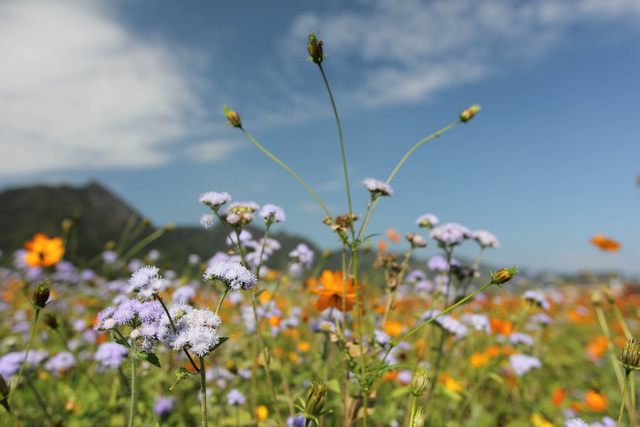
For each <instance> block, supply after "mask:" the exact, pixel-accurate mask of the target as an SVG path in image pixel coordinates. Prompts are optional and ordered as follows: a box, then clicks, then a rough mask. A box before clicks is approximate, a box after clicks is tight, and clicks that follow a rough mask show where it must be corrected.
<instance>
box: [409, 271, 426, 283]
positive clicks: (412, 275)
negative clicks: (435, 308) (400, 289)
mask: <svg viewBox="0 0 640 427" xmlns="http://www.w3.org/2000/svg"><path fill="white" fill-rule="evenodd" d="M426 278H427V275H426V274H425V272H424V271H422V270H411V271H410V272H409V274H407V277H405V279H404V282H405V283H413V282H417V281H418V280H425V279H426Z"/></svg>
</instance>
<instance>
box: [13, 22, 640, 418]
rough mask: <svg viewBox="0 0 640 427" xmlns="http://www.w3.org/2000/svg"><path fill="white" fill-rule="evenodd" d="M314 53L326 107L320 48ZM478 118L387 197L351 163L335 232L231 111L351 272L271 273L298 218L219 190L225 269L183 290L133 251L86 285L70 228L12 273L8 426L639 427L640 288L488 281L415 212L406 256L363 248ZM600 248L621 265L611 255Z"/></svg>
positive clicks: (192, 267) (301, 253)
mask: <svg viewBox="0 0 640 427" xmlns="http://www.w3.org/2000/svg"><path fill="white" fill-rule="evenodd" d="M308 41H309V43H308V53H309V55H310V60H311V62H312V63H313V64H315V65H316V66H317V67H318V69H319V70H320V71H321V74H322V77H323V80H324V82H325V84H326V85H327V89H328V90H329V94H331V92H330V89H329V83H328V79H327V76H326V75H325V72H324V70H323V69H322V62H323V61H324V60H325V58H326V55H324V53H323V43H322V41H320V40H318V38H317V37H316V35H315V34H313V33H312V34H310V35H309V40H308ZM330 99H331V102H332V106H333V108H334V111H335V113H336V118H338V112H337V108H336V106H335V104H334V103H333V97H330ZM479 112H480V107H479V106H477V105H474V106H472V107H470V108H467V109H463V110H462V112H461V113H460V114H459V115H458V117H457V118H456V120H455V121H454V122H453V123H452V124H450V125H448V126H446V127H444V128H443V129H441V130H439V131H437V132H435V133H433V134H432V135H430V136H428V137H426V138H424V139H423V140H421V141H419V142H418V143H417V144H416V145H415V146H414V147H413V148H412V149H411V150H410V151H409V152H408V153H406V155H405V156H404V157H402V159H401V160H400V162H399V163H398V165H397V167H396V168H395V169H394V170H393V171H392V172H391V174H390V176H389V177H388V178H387V179H386V180H385V181H379V180H377V179H373V178H369V179H367V180H365V181H364V182H363V183H362V185H358V186H354V185H352V186H351V187H350V186H349V177H348V174H347V173H346V171H347V161H346V158H345V157H344V149H343V150H342V153H343V158H342V162H343V165H344V169H345V180H346V184H347V185H346V188H347V193H348V194H347V197H348V199H349V212H346V213H341V214H337V215H336V214H332V213H331V212H330V211H329V210H328V209H327V208H326V206H325V205H324V203H323V202H322V200H321V199H320V198H319V197H318V196H317V195H316V194H315V193H314V191H313V190H312V189H311V188H310V187H309V186H308V185H307V184H306V183H305V182H304V181H303V179H302V178H301V177H300V176H298V175H297V174H296V173H295V172H294V171H293V169H292V168H290V167H289V166H287V165H285V164H284V163H282V162H281V161H280V160H279V159H277V158H276V157H275V156H273V155H272V154H271V153H270V152H269V151H268V150H267V148H265V147H263V146H262V145H260V144H259V143H258V142H257V141H256V140H255V139H254V137H253V136H252V135H251V134H249V133H248V132H247V130H246V123H244V122H243V120H242V119H241V118H240V115H239V113H237V112H236V111H233V110H231V109H230V108H229V107H226V106H225V107H224V113H225V115H226V118H227V120H228V121H229V124H230V125H231V127H232V128H233V129H230V131H241V132H243V133H244V134H245V135H246V137H247V138H248V139H249V140H250V141H251V142H252V143H253V144H254V145H256V146H257V148H258V149H259V150H261V151H262V152H264V153H265V154H266V155H267V156H268V157H270V158H271V159H272V160H274V161H275V162H276V163H277V164H278V166H281V167H284V168H285V170H287V171H288V172H289V173H291V174H292V175H293V177H294V178H295V180H297V181H298V182H295V181H294V182H292V185H298V183H299V184H302V185H303V186H304V187H305V188H306V189H307V190H308V191H309V193H310V195H311V196H312V197H313V198H314V199H315V200H316V201H317V202H318V203H319V205H320V206H321V207H322V209H323V210H324V211H325V213H326V216H325V218H324V219H322V218H318V220H322V221H323V222H324V223H325V224H326V225H327V233H334V234H335V236H336V240H337V242H339V244H340V245H341V247H342V252H341V256H342V268H341V269H338V270H332V269H329V268H328V267H327V266H326V265H325V263H326V260H327V257H326V256H324V255H323V254H319V253H314V252H313V251H312V250H311V249H310V248H309V247H307V246H306V245H304V244H300V245H299V246H298V247H297V248H296V249H295V250H293V251H291V252H290V253H289V254H288V255H289V263H288V264H287V265H286V267H283V268H279V269H272V268H271V267H270V257H271V256H272V255H273V254H274V253H276V252H277V251H279V250H280V243H279V242H278V241H277V240H274V239H273V238H271V237H270V233H272V232H274V231H277V229H278V227H283V225H282V223H286V215H285V212H283V210H282V209H281V208H280V207H278V206H275V205H272V204H266V205H263V206H259V205H257V204H256V203H254V202H251V201H249V202H246V201H236V200H235V199H234V197H239V198H240V200H241V198H242V195H241V194H239V195H233V197H232V195H230V194H228V193H226V192H224V191H223V190H224V189H223V188H220V189H215V190H216V191H211V192H208V193H205V194H201V195H198V194H194V196H193V200H194V203H195V202H196V201H198V202H199V203H201V204H202V207H203V212H204V215H203V216H202V218H201V219H200V222H201V224H202V226H203V227H205V228H210V227H222V228H223V229H224V230H225V234H226V244H227V247H228V251H226V252H217V253H211V254H210V257H209V258H208V259H200V257H198V256H195V255H192V254H184V259H185V260H188V261H187V262H186V263H185V264H186V267H185V268H184V269H183V270H182V271H173V270H170V269H167V268H164V267H163V264H162V262H161V256H162V254H159V253H157V251H154V250H149V247H147V246H148V245H151V244H152V243H153V241H152V240H153V238H151V239H147V240H145V241H143V243H144V244H143V245H140V244H139V243H136V242H135V241H134V239H133V238H132V235H131V233H124V234H123V237H122V240H121V241H119V242H116V243H115V244H113V245H110V246H109V247H108V248H106V249H105V251H104V253H102V254H101V255H100V257H99V258H97V259H95V260H93V261H92V262H91V263H89V264H87V265H76V264H74V263H72V262H70V261H68V260H66V259H65V255H66V251H65V247H66V245H67V242H68V240H69V236H70V235H71V229H72V228H73V227H74V225H73V224H72V223H69V224H67V225H66V227H65V228H63V229H62V230H61V232H60V236H46V235H44V234H37V235H35V236H34V237H33V239H32V240H30V241H28V242H25V244H24V249H23V250H20V251H17V252H15V253H14V254H3V256H4V257H13V258H12V259H13V267H11V268H6V269H0V292H1V294H0V308H1V309H2V313H3V315H2V318H1V320H0V331H1V332H0V337H1V340H0V375H1V376H2V380H1V381H0V399H1V401H0V403H2V406H3V408H4V409H3V410H2V413H1V415H0V416H1V417H2V420H3V424H2V425H12V424H13V425H23V426H40V425H53V426H125V425H128V426H191V425H203V426H206V425H212V426H243V425H247V426H248V425H263V426H269V425H279V426H284V425H288V426H310V425H319V426H350V425H364V426H366V425H371V426H422V425H427V426H434V427H435V426H536V427H547V426H563V425H568V426H584V425H591V426H613V425H626V426H634V425H639V423H640V421H638V419H639V418H640V417H639V416H638V415H637V413H636V411H635V407H636V395H637V393H636V390H635V387H634V382H633V371H634V370H635V369H637V368H638V367H640V344H639V343H638V342H637V341H635V340H634V339H633V338H634V331H636V330H637V328H638V316H639V314H640V313H639V312H638V307H639V306H640V297H639V295H638V293H637V291H638V287H637V285H636V284H634V283H625V282H623V281H621V280H620V279H619V278H617V277H615V276H613V275H611V276H607V277H604V276H603V277H595V276H594V277H591V278H587V279H584V280H582V281H581V282H580V283H572V282H569V281H567V280H560V279H559V278H553V277H546V276H537V275H534V274H529V273H528V272H526V271H519V270H518V268H517V267H516V266H513V267H511V266H504V267H505V268H503V269H500V270H498V271H495V272H491V271H486V270H485V269H484V268H483V267H482V263H481V260H482V255H483V253H484V252H485V251H493V250H498V249H499V246H500V245H499V241H498V238H497V237H496V236H494V235H493V234H492V233H490V232H488V231H486V230H470V229H468V228H467V227H465V226H463V225H460V224H457V223H455V222H453V221H455V218H446V219H441V218H438V216H437V215H435V214H433V213H423V212H416V221H415V224H413V225H412V227H408V229H406V230H401V231H402V234H405V236H404V238H403V237H401V236H400V234H399V233H398V232H396V231H395V230H391V229H389V230H387V232H386V237H385V238H382V237H370V236H369V235H368V234H367V226H368V224H369V220H370V219H371V217H372V216H373V215H374V213H375V209H376V206H377V205H378V203H392V200H393V192H394V191H393V188H392V187H391V185H390V182H391V181H392V179H393V177H394V176H395V174H396V172H397V171H398V170H399V168H400V167H402V165H403V164H404V162H405V160H406V159H407V158H408V157H409V156H410V155H411V154H412V153H413V152H414V150H416V149H418V148H419V147H420V146H421V145H423V144H424V143H426V142H428V141H429V140H431V139H433V138H435V137H437V136H440V135H442V134H444V133H445V132H447V131H449V130H450V129H453V128H454V127H455V126H457V125H459V124H462V123H467V122H469V121H470V120H471V119H473V118H474V116H476V115H477V114H478V113H479ZM337 125H338V129H339V131H340V121H339V120H337ZM339 134H340V145H341V147H343V141H342V134H341V131H340V132H339ZM351 184H353V183H351ZM350 188H351V189H350ZM350 191H353V192H356V191H358V192H360V191H361V192H367V193H368V194H369V196H370V198H369V202H368V204H367V205H366V206H353V207H352V206H351V198H350V197H351V196H350V194H351V193H350ZM249 224H252V225H256V224H259V225H260V226H261V227H262V230H263V232H264V234H262V235H255V233H254V235H252V234H251V233H250V232H248V231H247V229H246V228H247V226H248V225H249ZM381 232H382V233H384V230H374V231H372V232H371V233H381ZM155 237H157V236H154V238H155ZM79 238H82V236H79ZM105 243H106V242H105ZM591 243H592V244H593V245H594V247H595V248H596V249H598V250H601V251H603V252H615V251H617V250H618V249H619V248H620V243H618V242H616V241H615V240H613V239H611V238H607V237H605V236H602V235H597V236H595V237H594V238H593V239H592V241H591ZM462 245H464V246H475V247H476V248H477V251H478V256H477V258H476V260H475V262H470V263H469V262H464V261H462V260H460V259H457V258H456V251H457V250H458V248H459V247H460V246H462ZM132 249H135V250H132ZM391 249H393V250H391ZM364 252H374V253H375V255H376V262H375V264H374V265H373V267H371V268H366V269H365V268H362V267H361V265H360V262H361V257H362V254H363V253H364ZM125 254H131V255H132V256H131V257H129V256H126V257H125V256H124V255H125ZM524 261H526V260H523V262H524Z"/></svg>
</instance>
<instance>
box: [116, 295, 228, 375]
mask: <svg viewBox="0 0 640 427" xmlns="http://www.w3.org/2000/svg"><path fill="white" fill-rule="evenodd" d="M225 295H226V294H225ZM153 297H154V298H155V299H156V300H157V301H158V302H160V305H161V306H162V308H163V309H164V312H165V313H166V314H167V317H168V318H169V323H170V324H171V329H173V332H176V325H175V324H174V323H173V319H172V318H171V314H169V309H168V308H167V306H166V305H165V304H164V301H163V300H162V298H160V295H158V294H153ZM220 303H222V301H221V302H220ZM218 308H219V307H218ZM216 314H217V311H216ZM125 341H126V340H125ZM182 351H184V354H186V355H187V359H189V362H191V366H193V369H195V370H196V372H200V369H201V368H198V365H196V362H194V361H193V359H192V358H191V355H190V354H189V352H188V351H187V349H186V347H182Z"/></svg>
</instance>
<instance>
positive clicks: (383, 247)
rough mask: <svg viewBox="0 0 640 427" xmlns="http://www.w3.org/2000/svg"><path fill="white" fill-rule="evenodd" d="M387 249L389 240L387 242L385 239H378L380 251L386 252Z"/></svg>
mask: <svg viewBox="0 0 640 427" xmlns="http://www.w3.org/2000/svg"><path fill="white" fill-rule="evenodd" d="M387 249H388V248H387V242H385V241H384V240H383V239H378V252H380V253H385V252H387Z"/></svg>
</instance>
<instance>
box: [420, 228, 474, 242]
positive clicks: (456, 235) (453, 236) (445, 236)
mask: <svg viewBox="0 0 640 427" xmlns="http://www.w3.org/2000/svg"><path fill="white" fill-rule="evenodd" d="M429 236H430V237H431V238H432V239H435V240H437V241H438V242H440V243H442V244H445V245H450V246H454V245H458V244H460V243H462V242H463V241H465V240H466V239H468V238H470V237H471V231H470V230H469V229H468V228H467V227H465V226H463V225H460V224H456V223H454V222H450V223H447V224H443V225H439V226H437V227H435V228H434V229H433V230H431V233H430V235H429Z"/></svg>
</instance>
